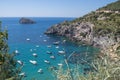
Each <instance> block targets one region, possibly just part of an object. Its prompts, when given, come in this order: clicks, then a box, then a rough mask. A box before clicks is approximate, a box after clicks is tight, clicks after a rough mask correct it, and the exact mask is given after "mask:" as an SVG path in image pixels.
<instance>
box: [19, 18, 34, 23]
mask: <svg viewBox="0 0 120 80" xmlns="http://www.w3.org/2000/svg"><path fill="white" fill-rule="evenodd" d="M19 23H20V24H35V23H36V22H35V21H33V20H31V19H28V18H21V19H20V20H19Z"/></svg>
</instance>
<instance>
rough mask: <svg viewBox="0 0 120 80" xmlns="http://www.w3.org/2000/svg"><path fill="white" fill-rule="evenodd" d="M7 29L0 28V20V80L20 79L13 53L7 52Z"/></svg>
mask: <svg viewBox="0 0 120 80" xmlns="http://www.w3.org/2000/svg"><path fill="white" fill-rule="evenodd" d="M7 40H8V33H7V30H4V31H3V30H2V29H1V22H0V80H20V77H19V75H18V74H19V72H20V71H19V70H18V68H17V66H16V60H15V59H14V53H12V54H10V53H9V48H8V44H7Z"/></svg>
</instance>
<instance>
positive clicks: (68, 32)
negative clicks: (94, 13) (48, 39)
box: [45, 22, 115, 49]
mask: <svg viewBox="0 0 120 80" xmlns="http://www.w3.org/2000/svg"><path fill="white" fill-rule="evenodd" d="M94 27H95V26H94V24H92V23H90V22H82V23H73V24H68V25H63V23H62V24H57V25H54V26H52V27H51V28H49V29H48V30H47V31H46V32H45V34H53V35H59V36H64V37H67V38H68V39H70V40H72V41H74V42H82V43H85V44H89V45H93V46H97V47H99V48H101V49H106V48H107V47H109V46H110V45H113V44H114V43H115V41H114V39H112V38H110V37H108V36H95V33H94Z"/></svg>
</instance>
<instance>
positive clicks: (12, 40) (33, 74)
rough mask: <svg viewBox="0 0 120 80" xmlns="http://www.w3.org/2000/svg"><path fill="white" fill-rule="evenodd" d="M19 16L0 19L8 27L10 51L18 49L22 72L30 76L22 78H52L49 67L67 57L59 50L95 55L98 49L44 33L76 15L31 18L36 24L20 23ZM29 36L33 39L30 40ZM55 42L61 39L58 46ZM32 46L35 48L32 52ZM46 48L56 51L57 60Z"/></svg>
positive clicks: (27, 79)
mask: <svg viewBox="0 0 120 80" xmlns="http://www.w3.org/2000/svg"><path fill="white" fill-rule="evenodd" d="M19 19H20V18H0V21H2V26H3V28H7V30H8V34H9V39H8V44H9V47H10V53H12V52H14V51H15V50H18V51H19V55H17V56H16V58H17V59H18V60H21V61H23V62H24V67H23V68H22V72H25V73H26V75H27V77H25V78H23V80H31V79H33V78H35V80H53V74H51V72H50V70H49V67H50V66H56V67H58V65H57V64H58V63H62V62H63V60H64V56H61V55H58V51H59V50H65V51H66V53H67V55H70V53H72V52H73V51H76V52H77V53H84V52H88V53H90V55H91V56H92V54H93V53H95V52H96V49H95V48H93V47H91V46H84V45H76V44H74V43H72V42H70V41H66V43H64V44H63V43H62V41H63V39H64V38H63V37H59V36H48V35H44V32H45V31H46V29H48V28H49V27H50V26H52V25H54V24H57V23H60V22H63V21H65V20H69V21H70V20H73V18H31V19H33V20H34V21H36V22H37V23H36V24H19ZM27 38H29V39H30V41H27V40H26V39H27ZM44 40H47V41H46V42H45V41H44ZM54 41H60V42H61V43H60V44H59V48H58V49H57V48H56V46H55V45H53V42H54ZM36 45H39V47H36ZM48 45H51V48H48V47H47V46H48ZM31 49H32V51H30V50H31ZM46 51H51V52H53V55H54V56H55V57H56V58H55V59H54V60H53V59H50V55H49V54H46ZM33 53H37V55H38V57H33V56H32V54H33ZM90 55H89V56H90ZM82 57H83V56H82ZM29 60H36V61H37V63H38V64H37V65H33V64H31V63H30V62H29ZM44 60H49V61H50V64H46V63H44ZM40 68H41V69H43V74H39V73H38V72H37V71H38V69H40Z"/></svg>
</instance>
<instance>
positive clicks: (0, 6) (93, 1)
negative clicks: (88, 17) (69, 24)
mask: <svg viewBox="0 0 120 80" xmlns="http://www.w3.org/2000/svg"><path fill="white" fill-rule="evenodd" d="M115 1H117V0H0V17H81V16H83V15H85V14H87V13H89V12H91V11H95V10H96V9H98V8H100V7H102V6H105V5H107V4H109V3H111V2H115Z"/></svg>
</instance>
